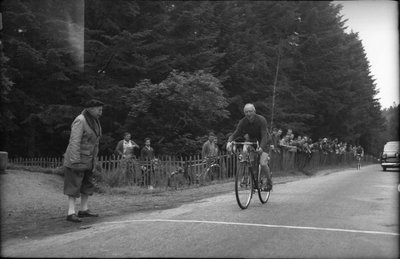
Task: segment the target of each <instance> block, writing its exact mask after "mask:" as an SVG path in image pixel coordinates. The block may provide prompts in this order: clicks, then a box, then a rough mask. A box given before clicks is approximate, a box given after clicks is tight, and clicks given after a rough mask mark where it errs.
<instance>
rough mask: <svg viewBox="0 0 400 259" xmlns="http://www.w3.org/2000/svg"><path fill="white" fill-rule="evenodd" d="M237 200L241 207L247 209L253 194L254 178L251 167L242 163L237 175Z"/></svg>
mask: <svg viewBox="0 0 400 259" xmlns="http://www.w3.org/2000/svg"><path fill="white" fill-rule="evenodd" d="M235 194H236V201H237V203H238V205H239V207H240V208H241V209H246V208H247V207H248V206H249V204H250V201H251V198H252V196H253V180H252V177H251V172H250V170H249V168H248V167H247V166H246V165H245V164H243V163H240V164H239V167H238V170H237V172H236V177H235Z"/></svg>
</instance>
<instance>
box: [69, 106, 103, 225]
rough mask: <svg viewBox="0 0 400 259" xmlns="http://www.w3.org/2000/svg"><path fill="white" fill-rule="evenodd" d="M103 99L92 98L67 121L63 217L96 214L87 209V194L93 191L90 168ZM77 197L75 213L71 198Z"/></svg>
mask: <svg viewBox="0 0 400 259" xmlns="http://www.w3.org/2000/svg"><path fill="white" fill-rule="evenodd" d="M103 105H104V103H102V102H100V101H98V100H95V99H92V100H90V101H88V102H86V103H85V109H84V110H83V111H82V113H81V114H80V115H78V116H77V117H76V118H75V120H74V121H73V122H72V125H71V135H70V138H69V144H68V147H67V150H66V152H65V154H64V166H65V168H66V169H65V174H64V194H65V195H67V196H68V202H69V208H68V215H67V221H71V222H81V221H82V220H81V219H80V218H83V217H98V216H99V215H98V214H95V213H93V212H91V211H90V210H89V209H88V198H89V196H90V195H92V194H93V192H94V185H93V170H94V168H95V162H96V157H97V154H98V151H99V140H100V137H101V126H100V122H99V118H100V116H101V115H102V113H103ZM79 197H81V210H80V211H79V212H78V213H77V214H76V212H75V201H76V198H79Z"/></svg>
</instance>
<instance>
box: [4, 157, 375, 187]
mask: <svg viewBox="0 0 400 259" xmlns="http://www.w3.org/2000/svg"><path fill="white" fill-rule="evenodd" d="M373 162H374V158H373V157H372V156H370V155H365V156H364V157H363V163H364V164H365V163H373ZM8 163H9V164H15V165H23V166H38V167H43V168H57V167H60V166H62V164H63V159H62V158H60V157H58V158H12V159H9V161H8ZM216 163H217V164H218V165H219V168H220V170H219V173H218V174H217V175H215V176H214V180H217V179H218V180H222V179H230V178H233V177H234V175H235V172H236V168H237V165H238V159H237V156H236V155H235V154H227V153H220V154H219V155H218V156H217V159H216ZM354 164H355V158H354V156H353V153H351V152H347V153H344V154H335V153H328V154H324V153H322V152H313V153H311V154H307V153H303V152H290V151H288V150H282V152H281V153H272V154H271V160H270V167H271V170H272V172H273V174H274V175H275V176H276V175H279V174H280V173H281V172H288V171H294V170H311V169H315V168H322V167H325V166H335V165H338V166H340V165H354ZM205 168H206V164H205V162H204V160H203V159H202V158H201V156H200V155H195V156H190V157H185V158H184V157H176V156H167V155H165V156H159V157H158V158H157V159H156V160H155V161H141V160H137V159H130V160H126V159H122V158H120V157H115V156H100V157H99V158H98V162H97V167H96V171H97V172H98V173H97V174H96V175H97V176H98V178H100V181H103V182H106V183H107V184H108V185H110V186H112V187H114V186H119V185H121V183H124V184H126V185H138V186H157V187H162V186H164V187H166V186H175V187H176V186H177V185H190V184H194V183H196V180H197V179H196V176H197V175H199V174H200V173H201V172H203V171H204V170H205ZM178 171H179V172H180V173H176V172H178Z"/></svg>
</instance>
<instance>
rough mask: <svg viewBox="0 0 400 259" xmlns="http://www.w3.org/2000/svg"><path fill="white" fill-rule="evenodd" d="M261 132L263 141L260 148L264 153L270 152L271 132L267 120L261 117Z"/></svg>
mask: <svg viewBox="0 0 400 259" xmlns="http://www.w3.org/2000/svg"><path fill="white" fill-rule="evenodd" d="M260 131H261V140H260V148H261V149H262V150H263V152H267V151H268V149H269V148H268V146H269V145H270V140H271V139H270V138H269V132H268V129H267V120H266V119H265V118H264V117H261V120H260Z"/></svg>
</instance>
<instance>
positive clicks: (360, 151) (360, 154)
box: [354, 145, 364, 159]
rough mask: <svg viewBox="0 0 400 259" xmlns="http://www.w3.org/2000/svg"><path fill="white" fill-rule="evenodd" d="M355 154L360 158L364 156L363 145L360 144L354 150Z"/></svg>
mask: <svg viewBox="0 0 400 259" xmlns="http://www.w3.org/2000/svg"><path fill="white" fill-rule="evenodd" d="M354 156H355V157H356V158H357V159H358V158H361V157H363V156H364V149H363V147H362V146H361V145H358V146H357V147H356V150H355V152H354Z"/></svg>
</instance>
